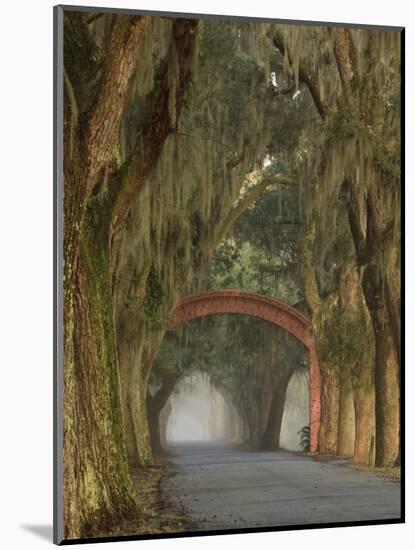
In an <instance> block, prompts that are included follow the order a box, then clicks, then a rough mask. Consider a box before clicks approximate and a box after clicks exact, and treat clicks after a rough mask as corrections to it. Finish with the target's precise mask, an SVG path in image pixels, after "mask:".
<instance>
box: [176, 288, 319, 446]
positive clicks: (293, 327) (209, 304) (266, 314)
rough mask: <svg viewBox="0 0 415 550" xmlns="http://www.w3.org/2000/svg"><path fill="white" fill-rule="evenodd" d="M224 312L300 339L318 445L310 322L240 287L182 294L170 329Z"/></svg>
mask: <svg viewBox="0 0 415 550" xmlns="http://www.w3.org/2000/svg"><path fill="white" fill-rule="evenodd" d="M223 313H237V314H240V315H249V316H251V317H257V318H259V319H263V320H265V321H269V322H270V323H273V324H274V325H276V326H278V327H281V328H283V329H285V330H286V331H287V332H289V333H290V334H292V335H293V336H294V337H295V338H297V340H298V341H299V342H301V343H302V344H303V345H304V346H305V347H306V348H307V349H308V351H309V362H310V376H309V388H310V448H311V451H312V452H315V451H316V450H317V448H318V431H319V427H320V392H321V379H320V367H319V364H318V359H317V353H316V347H315V341H314V336H313V333H312V329H311V324H310V321H309V320H308V319H307V317H305V316H304V315H302V314H301V313H299V312H298V311H297V310H295V309H294V308H292V307H290V306H288V305H287V304H284V303H283V302H280V301H279V300H276V299H275V298H270V297H269V296H265V295H263V294H258V293H256V292H242V291H240V290H219V291H213V292H203V293H201V294H194V295H191V296H186V297H184V298H183V299H182V300H181V302H180V303H179V305H178V306H177V307H176V309H175V310H174V312H173V315H172V318H171V321H170V326H169V328H170V329H173V328H176V327H177V326H179V325H182V324H183V323H187V322H188V321H192V320H193V319H198V318H200V317H206V316H208V315H219V314H223Z"/></svg>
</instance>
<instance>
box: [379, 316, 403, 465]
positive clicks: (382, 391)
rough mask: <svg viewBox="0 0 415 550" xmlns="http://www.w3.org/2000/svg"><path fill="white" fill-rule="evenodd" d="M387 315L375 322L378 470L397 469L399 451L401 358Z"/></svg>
mask: <svg viewBox="0 0 415 550" xmlns="http://www.w3.org/2000/svg"><path fill="white" fill-rule="evenodd" d="M385 318H386V315H384V312H382V311H379V312H378V314H377V315H376V318H375V320H374V329H375V340H376V360H375V388H376V466H394V465H395V463H396V460H397V458H398V456H399V448H400V425H399V422H400V411H399V377H398V370H399V366H398V358H397V354H396V349H395V346H394V340H393V335H392V333H391V330H390V326H389V323H387V322H386V320H385Z"/></svg>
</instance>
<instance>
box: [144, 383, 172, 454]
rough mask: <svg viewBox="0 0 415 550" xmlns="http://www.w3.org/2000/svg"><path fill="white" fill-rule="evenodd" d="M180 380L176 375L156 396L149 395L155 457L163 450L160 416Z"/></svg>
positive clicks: (151, 440)
mask: <svg viewBox="0 0 415 550" xmlns="http://www.w3.org/2000/svg"><path fill="white" fill-rule="evenodd" d="M179 378H180V376H176V375H175V376H169V377H168V378H166V380H165V381H164V382H163V384H162V386H161V388H160V389H159V390H158V391H157V392H156V394H155V395H154V396H151V395H150V394H149V393H148V394H147V413H148V425H149V433H150V443H151V450H152V452H153V455H158V454H160V453H161V451H162V449H163V447H162V443H161V430H160V416H161V413H162V411H163V409H164V408H165V406H166V404H167V401H168V399H169V397H170V396H171V394H172V393H173V390H174V388H175V387H176V384H177V382H178V380H179Z"/></svg>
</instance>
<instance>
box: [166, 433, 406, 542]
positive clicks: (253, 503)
mask: <svg viewBox="0 0 415 550" xmlns="http://www.w3.org/2000/svg"><path fill="white" fill-rule="evenodd" d="M169 452H170V453H171V464H170V465H169V466H168V471H169V473H170V474H171V475H168V476H166V478H165V479H164V481H163V482H162V486H161V487H162V494H163V496H164V497H165V499H166V500H167V501H168V502H169V503H170V505H171V506H172V507H173V509H175V510H184V511H185V512H186V513H187V514H188V515H189V516H190V520H191V529H190V530H192V531H197V530H202V531H207V530H211V529H240V528H246V527H251V528H252V527H271V526H272V527H277V526H288V525H299V524H313V523H330V522H343V521H364V520H377V519H391V518H399V516H400V483H399V482H398V481H391V480H385V479H383V478H382V477H379V476H375V475H373V474H367V473H366V472H362V471H357V470H355V469H353V468H350V467H349V466H348V465H347V464H346V462H345V461H340V460H339V461H336V462H319V461H316V460H313V459H312V458H310V457H305V456H300V455H297V454H295V453H290V452H288V451H278V452H252V451H246V450H242V449H240V448H238V447H235V446H232V445H217V444H205V443H197V444H190V443H188V444H180V445H177V444H176V445H174V446H171V447H170V448H169Z"/></svg>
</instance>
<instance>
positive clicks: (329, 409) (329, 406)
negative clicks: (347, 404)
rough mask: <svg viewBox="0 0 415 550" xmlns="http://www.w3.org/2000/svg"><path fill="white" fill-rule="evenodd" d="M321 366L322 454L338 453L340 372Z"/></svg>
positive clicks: (320, 447) (320, 450)
mask: <svg viewBox="0 0 415 550" xmlns="http://www.w3.org/2000/svg"><path fill="white" fill-rule="evenodd" d="M320 368H321V420H320V432H319V452H320V454H336V451H337V435H338V425H339V395H340V384H339V372H338V369H336V368H333V367H329V366H327V365H324V363H322V362H320Z"/></svg>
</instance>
